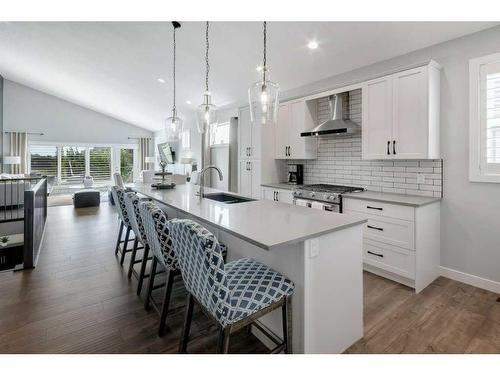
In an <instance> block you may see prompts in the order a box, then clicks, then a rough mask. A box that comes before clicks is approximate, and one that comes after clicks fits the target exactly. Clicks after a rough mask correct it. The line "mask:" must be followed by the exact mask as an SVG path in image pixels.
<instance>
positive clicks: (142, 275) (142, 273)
mask: <svg viewBox="0 0 500 375" xmlns="http://www.w3.org/2000/svg"><path fill="white" fill-rule="evenodd" d="M148 256H149V245H145V246H144V254H143V256H142V263H141V270H140V271H139V280H138V282H137V295H138V296H140V295H141V291H142V284H143V282H144V278H145V274H146V267H147V265H148Z"/></svg>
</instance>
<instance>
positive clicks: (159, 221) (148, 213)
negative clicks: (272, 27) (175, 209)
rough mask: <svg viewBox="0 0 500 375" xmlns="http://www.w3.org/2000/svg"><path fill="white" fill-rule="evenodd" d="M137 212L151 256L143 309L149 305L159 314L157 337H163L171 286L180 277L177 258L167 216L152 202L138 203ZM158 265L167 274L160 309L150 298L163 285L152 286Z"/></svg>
mask: <svg viewBox="0 0 500 375" xmlns="http://www.w3.org/2000/svg"><path fill="white" fill-rule="evenodd" d="M139 212H140V216H141V220H142V223H143V226H144V232H145V235H146V239H147V243H148V244H149V248H150V250H151V252H152V255H153V262H152V264H151V271H150V273H149V283H148V288H147V293H146V300H145V302H144V308H145V309H146V310H148V309H149V306H150V304H151V305H152V306H153V307H154V309H155V310H156V311H157V312H158V313H159V314H160V327H159V329H158V335H159V336H163V334H164V332H165V324H166V318H167V313H168V306H169V304H170V296H171V294H172V286H173V284H174V279H175V277H176V276H178V275H180V270H179V266H178V263H177V256H176V255H175V252H174V247H173V246H172V241H171V239H170V233H169V229H168V225H167V224H168V218H167V215H166V214H165V213H164V212H163V211H162V210H161V209H160V208H159V207H158V206H156V205H155V204H154V203H153V202H140V203H139ZM158 264H160V265H161V266H162V267H163V268H164V269H165V271H166V272H167V281H166V285H165V293H164V295H163V302H162V306H161V307H160V306H159V305H158V303H157V302H156V301H155V300H154V299H153V297H152V296H151V294H152V292H153V290H155V289H158V288H160V287H162V286H163V284H162V285H156V286H155V285H154V281H155V276H156V274H157V273H156V268H157V267H158Z"/></svg>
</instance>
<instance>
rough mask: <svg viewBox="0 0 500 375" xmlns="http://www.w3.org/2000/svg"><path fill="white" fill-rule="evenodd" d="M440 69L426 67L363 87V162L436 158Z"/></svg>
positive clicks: (390, 76) (369, 83) (437, 154)
mask: <svg viewBox="0 0 500 375" xmlns="http://www.w3.org/2000/svg"><path fill="white" fill-rule="evenodd" d="M439 95H440V67H439V65H438V64H437V63H435V62H431V63H429V64H428V65H425V66H421V67H418V68H414V69H410V70H405V71H402V72H398V73H395V74H391V75H389V76H385V77H381V78H377V79H374V80H371V81H368V82H365V83H364V84H363V100H362V102H363V104H362V106H363V109H362V112H363V132H362V138H363V140H362V150H363V151H362V152H363V159H437V158H439V157H440V151H439Z"/></svg>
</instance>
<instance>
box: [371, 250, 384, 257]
mask: <svg viewBox="0 0 500 375" xmlns="http://www.w3.org/2000/svg"><path fill="white" fill-rule="evenodd" d="M367 252H368V254H371V255H375V256H376V257H379V258H383V257H384V254H377V253H372V252H371V251H370V250H368V251H367Z"/></svg>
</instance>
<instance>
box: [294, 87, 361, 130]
mask: <svg viewBox="0 0 500 375" xmlns="http://www.w3.org/2000/svg"><path fill="white" fill-rule="evenodd" d="M348 100H349V93H342V94H335V95H331V96H329V97H328V104H329V107H330V120H327V121H325V122H323V123H321V124H319V125H318V126H316V127H314V128H312V129H310V130H308V131H306V132H303V133H300V135H301V137H311V136H318V135H327V134H353V133H359V132H360V131H361V126H360V125H359V124H356V123H355V122H354V121H351V120H349V119H344V108H343V106H344V101H348Z"/></svg>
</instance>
